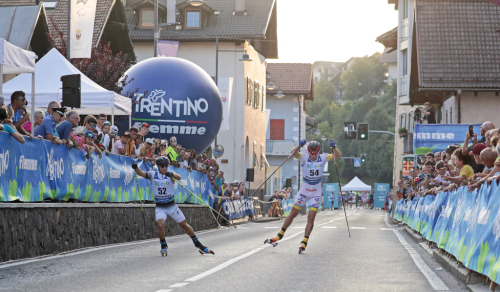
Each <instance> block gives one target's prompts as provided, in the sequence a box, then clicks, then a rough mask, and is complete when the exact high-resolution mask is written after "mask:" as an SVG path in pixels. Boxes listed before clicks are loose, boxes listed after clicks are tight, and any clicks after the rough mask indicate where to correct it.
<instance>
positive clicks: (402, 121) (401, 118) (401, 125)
mask: <svg viewBox="0 0 500 292" xmlns="http://www.w3.org/2000/svg"><path fill="white" fill-rule="evenodd" d="M399 128H400V129H402V128H406V114H405V113H402V114H401V115H400V116H399Z"/></svg>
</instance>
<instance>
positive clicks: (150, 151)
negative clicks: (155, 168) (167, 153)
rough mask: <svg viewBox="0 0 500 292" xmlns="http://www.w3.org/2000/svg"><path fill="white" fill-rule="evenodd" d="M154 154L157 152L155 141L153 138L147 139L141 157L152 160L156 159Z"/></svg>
mask: <svg viewBox="0 0 500 292" xmlns="http://www.w3.org/2000/svg"><path fill="white" fill-rule="evenodd" d="M154 152H155V146H154V141H153V139H151V138H147V139H146V142H145V143H144V145H143V146H142V149H141V157H144V158H145V159H147V160H150V159H152V158H154Z"/></svg>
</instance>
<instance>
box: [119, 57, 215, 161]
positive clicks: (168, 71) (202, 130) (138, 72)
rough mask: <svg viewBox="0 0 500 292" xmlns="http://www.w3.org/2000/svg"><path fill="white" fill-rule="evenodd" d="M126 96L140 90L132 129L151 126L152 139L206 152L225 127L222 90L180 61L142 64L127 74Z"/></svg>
mask: <svg viewBox="0 0 500 292" xmlns="http://www.w3.org/2000/svg"><path fill="white" fill-rule="evenodd" d="M124 76H127V80H132V81H131V82H130V83H128V84H127V85H126V86H125V87H124V88H123V90H122V95H126V94H127V93H128V92H133V91H135V89H136V88H138V89H139V91H138V92H137V94H136V96H135V97H134V98H133V102H132V125H133V126H135V127H137V128H139V127H140V126H141V125H142V124H144V123H148V124H149V125H150V131H149V134H148V135H147V137H148V138H160V139H167V140H168V139H170V137H172V136H175V137H177V143H179V144H181V145H182V146H183V147H184V148H186V149H194V150H195V151H196V153H198V154H199V153H201V152H203V151H205V150H206V149H207V148H208V147H210V144H211V143H212V141H213V140H214V139H215V137H216V135H217V133H218V132H219V129H220V125H221V123H222V102H221V98H220V93H219V90H218V89H217V86H216V85H215V82H214V81H213V80H212V78H211V77H210V75H208V74H207V73H206V72H205V71H204V70H203V69H202V68H200V67H199V66H198V65H196V64H194V63H192V62H190V61H187V60H184V59H179V58H171V57H157V58H151V59H147V60H145V61H142V62H140V63H138V64H136V65H135V66H133V67H132V68H130V69H129V70H128V71H127V72H125V74H124Z"/></svg>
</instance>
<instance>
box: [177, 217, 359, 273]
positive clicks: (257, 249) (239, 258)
mask: <svg viewBox="0 0 500 292" xmlns="http://www.w3.org/2000/svg"><path fill="white" fill-rule="evenodd" d="M354 212H356V210H354V211H353V212H351V214H353V213H354ZM351 214H349V215H351ZM341 219H344V217H340V218H337V219H333V220H332V221H337V220H341ZM328 223H329V222H325V223H322V224H320V225H318V227H320V226H323V225H326V224H328ZM266 228H278V227H266ZM299 234H303V232H302V231H300V232H297V233H294V234H292V235H291V236H289V237H286V238H285V239H282V240H280V241H279V242H280V243H281V242H283V241H287V240H289V239H292V238H294V237H295V236H297V235H299ZM270 246H271V245H265V246H261V247H259V248H256V249H254V250H251V251H249V252H247V253H245V254H242V255H240V256H239V257H235V258H234V259H230V260H229V261H227V262H225V263H222V264H220V265H218V266H217V267H215V268H213V269H210V270H208V271H206V272H203V273H201V274H199V275H197V276H194V277H191V278H189V279H186V280H185V281H186V282H195V281H198V280H200V279H203V278H205V277H207V276H210V275H212V274H214V273H216V272H218V271H220V270H222V269H224V268H226V267H228V266H230V265H232V264H234V263H236V262H238V261H240V260H242V259H244V258H247V257H249V256H251V255H253V254H256V253H258V252H259V251H261V250H263V249H265V248H268V247H270Z"/></svg>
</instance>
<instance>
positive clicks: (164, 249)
mask: <svg viewBox="0 0 500 292" xmlns="http://www.w3.org/2000/svg"><path fill="white" fill-rule="evenodd" d="M160 252H161V256H167V254H168V252H167V249H166V248H162V249H161V251H160Z"/></svg>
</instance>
